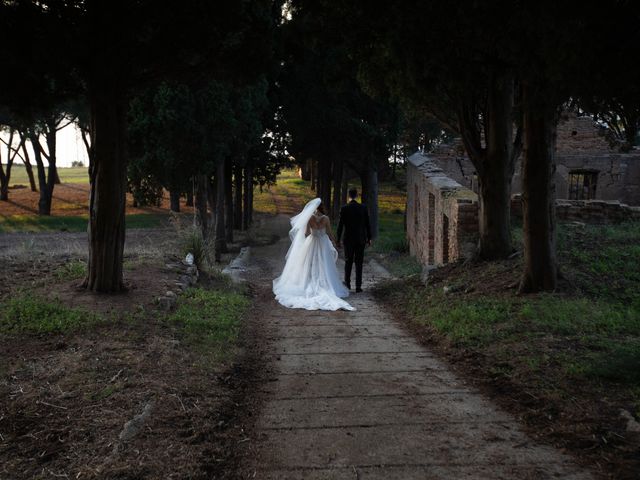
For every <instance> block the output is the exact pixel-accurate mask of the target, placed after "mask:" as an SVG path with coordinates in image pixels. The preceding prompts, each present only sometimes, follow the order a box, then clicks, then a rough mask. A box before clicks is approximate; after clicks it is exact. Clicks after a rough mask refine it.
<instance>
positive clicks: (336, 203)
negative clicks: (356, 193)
mask: <svg viewBox="0 0 640 480" xmlns="http://www.w3.org/2000/svg"><path fill="white" fill-rule="evenodd" d="M343 172H344V164H343V163H342V161H341V160H334V162H333V205H332V207H333V208H332V209H331V216H332V219H333V220H334V221H337V220H338V217H339V216H340V207H341V206H342V201H341V200H342V177H343Z"/></svg>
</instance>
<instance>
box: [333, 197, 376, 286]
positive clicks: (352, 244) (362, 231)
mask: <svg viewBox="0 0 640 480" xmlns="http://www.w3.org/2000/svg"><path fill="white" fill-rule="evenodd" d="M343 229H344V241H343V243H344V257H345V263H344V283H346V284H347V286H349V287H350V286H351V268H352V266H353V262H354V261H355V263H356V288H360V287H361V286H362V263H363V262H364V247H365V245H366V244H367V242H369V241H370V240H371V226H370V225H369V211H368V210H367V207H365V206H364V205H361V204H359V203H358V202H356V201H355V200H351V201H350V202H349V203H347V204H346V205H345V206H343V207H342V208H341V209H340V221H339V222H338V242H339V241H340V239H341V238H342V231H343Z"/></svg>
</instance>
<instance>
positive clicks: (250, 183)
mask: <svg viewBox="0 0 640 480" xmlns="http://www.w3.org/2000/svg"><path fill="white" fill-rule="evenodd" d="M248 175H249V189H248V190H249V207H248V208H247V214H248V215H249V225H251V224H252V223H253V165H251V166H250V167H249V173H248Z"/></svg>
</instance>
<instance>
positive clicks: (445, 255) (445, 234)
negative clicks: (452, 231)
mask: <svg viewBox="0 0 640 480" xmlns="http://www.w3.org/2000/svg"><path fill="white" fill-rule="evenodd" d="M442 263H449V217H447V216H446V215H445V214H444V213H443V214H442Z"/></svg>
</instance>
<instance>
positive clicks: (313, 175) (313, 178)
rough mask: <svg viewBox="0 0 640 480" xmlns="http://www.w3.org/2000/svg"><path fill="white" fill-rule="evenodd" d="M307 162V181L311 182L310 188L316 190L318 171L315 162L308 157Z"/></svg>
mask: <svg viewBox="0 0 640 480" xmlns="http://www.w3.org/2000/svg"><path fill="white" fill-rule="evenodd" d="M307 161H308V162H309V181H310V182H311V190H314V191H315V190H316V183H317V181H318V180H317V178H318V172H317V171H316V162H315V161H314V160H313V159H312V158H310V159H309V160H307Z"/></svg>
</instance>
